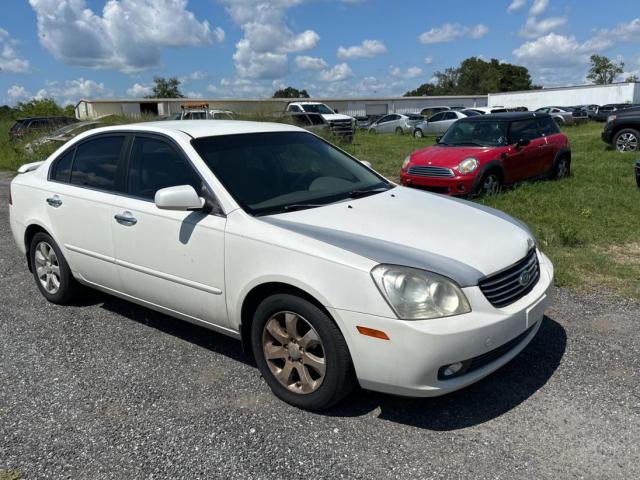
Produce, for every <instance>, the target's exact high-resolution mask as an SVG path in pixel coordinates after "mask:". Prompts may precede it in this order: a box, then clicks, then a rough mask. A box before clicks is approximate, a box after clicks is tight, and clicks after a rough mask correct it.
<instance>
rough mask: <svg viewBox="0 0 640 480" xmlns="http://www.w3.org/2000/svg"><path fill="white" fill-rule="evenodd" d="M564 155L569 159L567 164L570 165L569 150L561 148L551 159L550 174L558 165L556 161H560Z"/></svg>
mask: <svg viewBox="0 0 640 480" xmlns="http://www.w3.org/2000/svg"><path fill="white" fill-rule="evenodd" d="M564 155H566V156H568V157H569V163H571V148H569V147H562V148H561V149H560V150H558V152H557V153H556V156H555V157H554V159H553V165H551V170H550V172H553V171H554V170H555V168H556V165H558V161H559V160H560V157H562V156H564Z"/></svg>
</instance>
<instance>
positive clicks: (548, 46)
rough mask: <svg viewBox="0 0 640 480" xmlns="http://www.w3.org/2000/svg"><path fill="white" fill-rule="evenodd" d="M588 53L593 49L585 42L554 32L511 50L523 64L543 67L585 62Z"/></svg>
mask: <svg viewBox="0 0 640 480" xmlns="http://www.w3.org/2000/svg"><path fill="white" fill-rule="evenodd" d="M590 53H593V51H592V48H590V46H589V45H588V44H587V43H584V44H581V43H579V42H578V41H577V40H576V38H575V37H573V36H571V37H568V36H564V35H558V34H555V33H549V34H548V35H545V36H543V37H540V38H538V39H536V40H532V41H530V42H525V43H524V44H522V45H520V47H518V48H516V49H515V50H514V51H513V55H514V56H515V57H516V59H517V60H518V61H520V62H522V63H524V64H525V65H528V66H529V65H530V66H536V67H544V68H552V67H565V66H567V65H580V64H585V63H587V61H588V56H589V54H590Z"/></svg>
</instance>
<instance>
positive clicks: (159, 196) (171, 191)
mask: <svg viewBox="0 0 640 480" xmlns="http://www.w3.org/2000/svg"><path fill="white" fill-rule="evenodd" d="M154 201H155V204H156V207H158V208H159V209H161V210H178V211H187V210H200V209H201V208H203V207H204V204H205V201H204V199H202V198H200V197H199V196H198V194H197V193H196V191H195V190H194V188H193V187H192V186H191V185H178V186H177V187H167V188H162V189H160V190H158V191H157V192H156V196H155V198H154Z"/></svg>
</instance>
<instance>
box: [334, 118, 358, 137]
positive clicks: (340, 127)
mask: <svg viewBox="0 0 640 480" xmlns="http://www.w3.org/2000/svg"><path fill="white" fill-rule="evenodd" d="M329 127H330V128H331V132H333V133H334V134H335V135H353V134H354V125H353V123H352V122H351V120H332V121H331V122H329Z"/></svg>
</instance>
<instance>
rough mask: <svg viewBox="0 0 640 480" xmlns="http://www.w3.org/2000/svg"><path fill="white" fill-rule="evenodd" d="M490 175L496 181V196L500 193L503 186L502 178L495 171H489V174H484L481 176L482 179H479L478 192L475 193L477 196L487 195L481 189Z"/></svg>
mask: <svg viewBox="0 0 640 480" xmlns="http://www.w3.org/2000/svg"><path fill="white" fill-rule="evenodd" d="M490 175H495V177H496V178H497V179H498V191H497V192H496V194H498V193H500V192H501V191H502V187H503V186H504V185H503V183H502V176H501V175H500V174H499V173H497V172H496V171H490V172H486V173H484V174H483V175H482V178H480V183H478V190H477V192H476V195H477V196H484V195H487V193H486V192H485V191H484V190H483V187H484V182H485V180H486V179H487V177H488V176H490Z"/></svg>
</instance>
